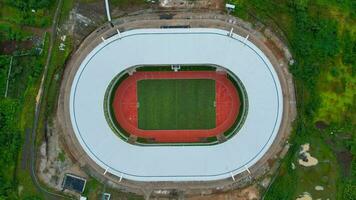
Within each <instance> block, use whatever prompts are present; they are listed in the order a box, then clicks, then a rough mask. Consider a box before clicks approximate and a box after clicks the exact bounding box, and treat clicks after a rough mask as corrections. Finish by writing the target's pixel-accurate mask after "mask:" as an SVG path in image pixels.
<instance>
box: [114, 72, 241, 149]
mask: <svg viewBox="0 0 356 200" xmlns="http://www.w3.org/2000/svg"><path fill="white" fill-rule="evenodd" d="M143 79H213V80H215V87H216V90H215V92H216V95H215V98H216V99H215V102H216V127H215V128H213V129H208V130H142V129H139V128H138V111H137V84H136V83H137V81H139V80H143ZM113 108H114V115H115V118H116V120H117V122H118V123H119V124H120V126H121V127H122V128H123V129H124V130H126V131H127V132H128V133H130V134H133V135H136V136H137V137H142V138H149V139H153V140H155V141H156V142H162V143H168V142H169V143H183V142H187V143H189V142H199V141H202V139H204V138H207V137H211V136H217V135H219V134H221V133H223V132H225V131H226V130H227V129H229V128H230V127H231V126H232V125H233V124H234V122H235V120H236V117H237V115H238V113H239V109H240V98H239V96H238V93H237V91H236V88H235V86H234V85H233V84H232V82H231V81H230V80H229V79H228V78H227V74H226V72H215V71H214V72H212V71H179V72H135V73H134V74H133V75H131V76H129V77H128V78H127V79H125V80H124V81H123V82H122V83H121V84H120V85H119V86H118V87H117V89H116V91H115V96H114V100H113Z"/></svg>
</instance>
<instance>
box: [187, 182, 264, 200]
mask: <svg viewBox="0 0 356 200" xmlns="http://www.w3.org/2000/svg"><path fill="white" fill-rule="evenodd" d="M189 199H190V200H257V199H260V192H259V190H258V188H257V186H256V185H253V186H250V187H247V188H244V189H241V190H233V191H230V192H225V193H219V194H212V195H209V196H197V197H191V198H189Z"/></svg>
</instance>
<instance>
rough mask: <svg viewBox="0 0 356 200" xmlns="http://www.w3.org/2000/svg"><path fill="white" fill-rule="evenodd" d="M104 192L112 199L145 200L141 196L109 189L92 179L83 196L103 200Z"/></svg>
mask: <svg viewBox="0 0 356 200" xmlns="http://www.w3.org/2000/svg"><path fill="white" fill-rule="evenodd" d="M104 192H107V193H110V194H111V199H120V200H121V199H122V200H143V197H141V196H138V195H135V194H133V193H129V192H121V191H119V190H117V189H113V188H110V187H107V186H106V185H105V184H103V183H101V182H99V181H97V180H96V179H95V178H91V177H90V178H89V179H88V180H87V183H86V186H85V190H84V192H83V195H84V196H86V197H87V198H88V199H103V198H102V195H103V193H104Z"/></svg>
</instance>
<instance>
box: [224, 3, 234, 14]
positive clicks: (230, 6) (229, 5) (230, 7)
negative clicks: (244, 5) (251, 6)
mask: <svg viewBox="0 0 356 200" xmlns="http://www.w3.org/2000/svg"><path fill="white" fill-rule="evenodd" d="M235 7H236V6H235V5H234V4H229V3H227V4H225V8H226V10H227V11H228V12H233V11H234V10H235Z"/></svg>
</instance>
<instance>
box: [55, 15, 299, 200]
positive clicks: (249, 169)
mask: <svg viewBox="0 0 356 200" xmlns="http://www.w3.org/2000/svg"><path fill="white" fill-rule="evenodd" d="M177 17H182V19H180V18H178V19H176V20H174V21H169V20H156V19H155V18H154V16H153V17H152V19H149V16H147V17H146V18H145V19H146V20H142V19H141V18H140V19H139V20H136V19H135V20H133V18H134V17H132V18H130V17H127V18H123V19H120V20H117V21H114V22H113V24H114V26H108V25H105V26H102V27H99V28H98V29H96V30H95V31H94V32H92V33H91V34H90V35H89V36H88V37H87V38H86V39H85V40H84V41H83V42H82V43H81V45H80V46H79V47H78V50H77V51H76V52H75V53H74V54H73V55H72V57H71V59H70V60H69V62H68V63H67V68H66V71H65V73H64V77H63V82H62V86H61V91H60V96H59V104H58V114H57V118H58V125H59V127H60V128H61V130H63V139H64V141H65V144H66V148H67V149H68V152H69V153H70V155H71V158H72V159H73V160H74V161H75V162H76V163H78V164H79V165H80V167H81V168H82V169H85V171H86V173H89V174H90V175H91V176H94V177H95V178H97V179H99V180H101V181H105V182H108V183H110V185H111V186H112V187H116V188H119V189H124V190H127V191H131V192H134V193H138V194H144V195H145V196H146V195H150V194H151V192H154V191H158V193H157V195H160V194H161V193H160V191H161V190H162V189H164V190H170V191H171V190H172V191H171V192H173V193H174V191H176V190H184V191H185V192H184V193H185V194H188V193H187V188H186V187H188V186H189V191H191V192H189V193H190V194H193V193H194V194H200V193H201V192H202V191H205V190H207V189H208V190H211V191H213V190H216V189H217V188H222V189H223V190H225V189H229V188H230V189H232V188H236V187H243V186H245V185H246V184H248V183H251V181H253V180H254V179H255V178H258V177H261V176H263V175H264V174H266V173H268V171H269V170H270V169H271V167H272V166H273V162H274V160H275V159H276V158H278V156H279V154H280V153H281V152H282V149H283V146H285V141H286V138H287V137H288V133H289V132H290V128H291V127H290V124H291V121H292V120H293V108H294V104H293V102H294V101H293V94H294V93H293V90H291V88H292V87H291V84H292V82H290V80H289V77H290V76H289V74H288V71H285V70H284V69H283V68H284V66H287V65H282V64H284V63H283V62H284V61H280V60H278V61H277V59H276V57H275V54H274V52H273V51H271V50H270V49H269V48H266V46H265V45H264V44H263V43H261V41H263V40H260V39H258V38H257V37H256V35H255V34H256V32H254V33H253V31H252V30H249V31H246V30H248V29H243V28H241V24H236V25H231V23H235V21H231V20H227V19H224V18H222V19H216V17H214V20H202V18H201V17H199V19H197V20H194V19H193V18H192V19H187V18H186V16H177ZM222 17H223V16H222ZM223 19H224V20H223ZM177 24H189V25H184V26H181V25H177ZM281 62H282V63H281ZM62 119H63V120H62ZM281 155H282V154H281ZM184 188H185V189H184ZM219 190H220V189H219ZM150 191H151V192H150ZM147 192H148V193H147ZM146 193H147V194H146ZM168 193H170V192H168ZM162 194H163V193H162ZM165 194H166V193H165Z"/></svg>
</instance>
